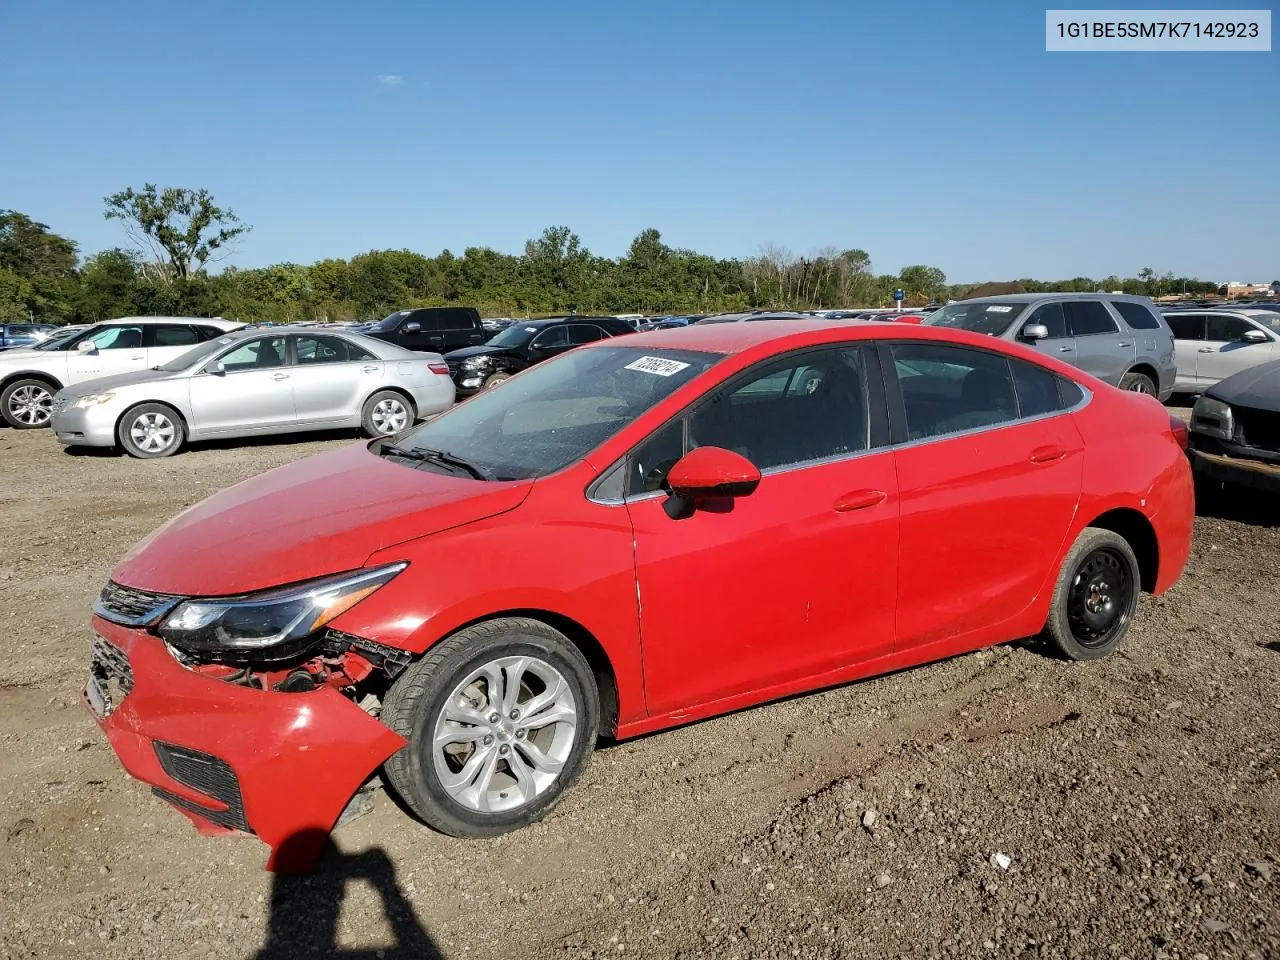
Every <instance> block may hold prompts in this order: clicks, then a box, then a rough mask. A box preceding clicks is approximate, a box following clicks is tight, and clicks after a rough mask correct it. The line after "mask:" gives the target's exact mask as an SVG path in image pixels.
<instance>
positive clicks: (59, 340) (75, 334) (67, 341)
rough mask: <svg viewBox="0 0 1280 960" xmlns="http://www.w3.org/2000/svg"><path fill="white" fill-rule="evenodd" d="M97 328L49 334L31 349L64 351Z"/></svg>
mask: <svg viewBox="0 0 1280 960" xmlns="http://www.w3.org/2000/svg"><path fill="white" fill-rule="evenodd" d="M97 329H98V328H97V327H88V328H87V329H82V330H62V331H60V332H58V333H51V334H49V336H48V337H46V338H45V339H44V340H41V341H40V342H39V343H37V344H35V345H34V346H32V347H31V349H32V350H66V349H68V348H69V347H70V346H71V345H72V344H73V343H78V342H79V341H80V339H81V338H82V337H85V336H88V335H89V334H92V333H93V332H94V331H95V330H97Z"/></svg>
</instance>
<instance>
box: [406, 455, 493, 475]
mask: <svg viewBox="0 0 1280 960" xmlns="http://www.w3.org/2000/svg"><path fill="white" fill-rule="evenodd" d="M415 452H416V453H418V454H419V455H420V456H422V458H423V459H425V460H434V461H435V462H436V463H442V464H444V465H445V466H446V467H456V468H457V469H459V470H463V471H465V472H467V473H469V474H471V476H473V477H474V478H475V479H477V480H490V479H492V478H491V477H490V476H489V474H488V473H487V472H486V471H484V470H481V469H480V468H479V467H477V466H476V465H475V464H474V463H472V462H471V461H470V460H463V459H462V458H461V457H455V456H454V455H453V454H451V453H448V452H446V451H444V450H427V449H421V450H417V451H415Z"/></svg>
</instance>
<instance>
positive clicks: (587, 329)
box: [569, 323, 605, 343]
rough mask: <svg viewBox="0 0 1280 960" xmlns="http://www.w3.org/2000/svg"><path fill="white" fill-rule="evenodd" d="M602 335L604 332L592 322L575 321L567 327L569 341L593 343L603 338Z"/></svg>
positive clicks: (603, 335)
mask: <svg viewBox="0 0 1280 960" xmlns="http://www.w3.org/2000/svg"><path fill="white" fill-rule="evenodd" d="M604 337H605V332H604V331H603V330H601V329H600V328H599V327H597V326H596V325H595V324H594V323H575V324H572V325H571V326H570V327H569V340H570V342H571V343H595V342H596V341H597V340H603V339H604Z"/></svg>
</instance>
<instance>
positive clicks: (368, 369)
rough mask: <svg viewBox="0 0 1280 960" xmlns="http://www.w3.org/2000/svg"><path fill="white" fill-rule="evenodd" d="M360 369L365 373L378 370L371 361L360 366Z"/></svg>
mask: <svg viewBox="0 0 1280 960" xmlns="http://www.w3.org/2000/svg"><path fill="white" fill-rule="evenodd" d="M360 369H361V370H363V371H364V372H365V373H377V372H378V368H377V367H375V366H374V365H373V364H371V363H370V364H367V365H366V366H363V367H361V368H360Z"/></svg>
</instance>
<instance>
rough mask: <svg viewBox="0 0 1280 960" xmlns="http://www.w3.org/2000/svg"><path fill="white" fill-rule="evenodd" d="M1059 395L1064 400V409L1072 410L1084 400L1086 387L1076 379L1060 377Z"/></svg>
mask: <svg viewBox="0 0 1280 960" xmlns="http://www.w3.org/2000/svg"><path fill="white" fill-rule="evenodd" d="M1058 397H1059V398H1060V399H1061V401H1062V409H1063V410H1070V409H1071V408H1072V407H1074V406H1075V405H1076V404H1077V403H1080V402H1081V401H1082V400H1084V388H1083V387H1081V386H1080V384H1078V383H1075V382H1074V381H1071V380H1067V379H1065V378H1059V380H1058Z"/></svg>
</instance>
